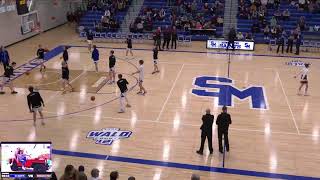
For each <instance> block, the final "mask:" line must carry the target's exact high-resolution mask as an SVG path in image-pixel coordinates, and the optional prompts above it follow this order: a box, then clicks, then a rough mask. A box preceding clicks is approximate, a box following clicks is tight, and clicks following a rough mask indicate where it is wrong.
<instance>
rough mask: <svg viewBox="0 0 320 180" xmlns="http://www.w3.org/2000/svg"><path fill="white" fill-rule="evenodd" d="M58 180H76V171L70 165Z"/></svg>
mask: <svg viewBox="0 0 320 180" xmlns="http://www.w3.org/2000/svg"><path fill="white" fill-rule="evenodd" d="M60 180H78V171H77V170H76V169H75V168H74V167H73V166H72V165H67V166H66V167H65V169H64V174H63V175H62V176H61V177H60Z"/></svg>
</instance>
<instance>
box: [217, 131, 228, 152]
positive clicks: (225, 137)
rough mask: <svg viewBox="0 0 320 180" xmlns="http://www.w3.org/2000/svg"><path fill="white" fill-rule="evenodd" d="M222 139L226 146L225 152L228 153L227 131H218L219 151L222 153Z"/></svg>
mask: <svg viewBox="0 0 320 180" xmlns="http://www.w3.org/2000/svg"><path fill="white" fill-rule="evenodd" d="M222 137H223V138H224V145H225V146H226V150H227V151H229V138H228V131H226V132H223V131H219V130H218V140H219V151H220V152H223V145H222Z"/></svg>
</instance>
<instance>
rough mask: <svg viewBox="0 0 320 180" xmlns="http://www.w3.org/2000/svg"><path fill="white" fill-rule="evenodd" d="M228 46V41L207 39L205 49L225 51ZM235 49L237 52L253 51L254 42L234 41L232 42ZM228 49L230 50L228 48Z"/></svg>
mask: <svg viewBox="0 0 320 180" xmlns="http://www.w3.org/2000/svg"><path fill="white" fill-rule="evenodd" d="M227 45H228V41H226V40H221V39H209V40H207V48H208V49H226V48H227ZM234 46H235V49H237V50H246V51H253V50H254V42H253V41H235V42H234ZM229 49H232V48H231V47H229Z"/></svg>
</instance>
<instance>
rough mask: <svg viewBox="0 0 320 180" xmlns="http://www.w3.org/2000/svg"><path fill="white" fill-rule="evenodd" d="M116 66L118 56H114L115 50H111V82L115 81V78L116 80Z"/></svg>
mask: <svg viewBox="0 0 320 180" xmlns="http://www.w3.org/2000/svg"><path fill="white" fill-rule="evenodd" d="M115 66H116V57H115V56H114V51H113V50H111V51H110V56H109V84H113V83H115V80H116V71H115Z"/></svg>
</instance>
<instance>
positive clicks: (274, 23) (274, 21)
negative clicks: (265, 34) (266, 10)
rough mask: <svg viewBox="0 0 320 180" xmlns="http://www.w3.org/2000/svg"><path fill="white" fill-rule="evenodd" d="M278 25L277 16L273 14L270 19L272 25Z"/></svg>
mask: <svg viewBox="0 0 320 180" xmlns="http://www.w3.org/2000/svg"><path fill="white" fill-rule="evenodd" d="M276 26H277V20H276V18H275V17H274V16H273V17H272V18H271V20H270V27H271V28H273V27H276Z"/></svg>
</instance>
